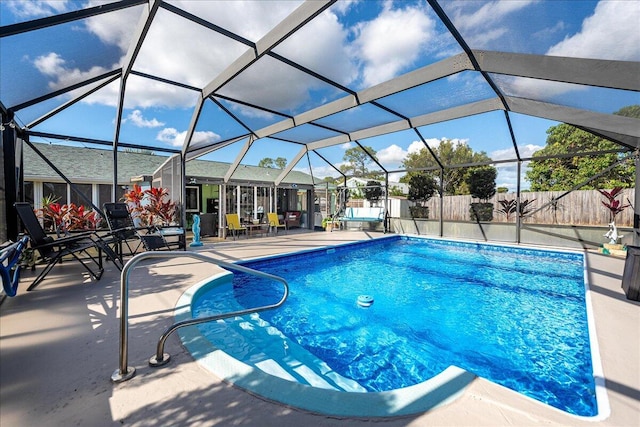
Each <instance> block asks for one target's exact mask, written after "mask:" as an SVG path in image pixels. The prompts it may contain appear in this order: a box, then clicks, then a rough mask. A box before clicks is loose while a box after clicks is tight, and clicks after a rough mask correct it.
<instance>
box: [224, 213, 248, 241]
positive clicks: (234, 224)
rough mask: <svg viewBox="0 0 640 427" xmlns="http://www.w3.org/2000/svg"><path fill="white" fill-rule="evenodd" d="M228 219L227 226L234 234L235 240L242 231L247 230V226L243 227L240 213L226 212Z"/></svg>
mask: <svg viewBox="0 0 640 427" xmlns="http://www.w3.org/2000/svg"><path fill="white" fill-rule="evenodd" d="M225 217H226V219H227V228H228V229H229V232H230V233H231V235H232V236H233V240H236V237H237V236H238V235H239V234H240V232H241V231H244V232H245V233H246V232H247V227H243V226H242V225H241V224H240V215H238V214H225Z"/></svg>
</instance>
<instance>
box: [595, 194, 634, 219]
mask: <svg viewBox="0 0 640 427" xmlns="http://www.w3.org/2000/svg"><path fill="white" fill-rule="evenodd" d="M598 191H599V192H600V194H602V195H603V196H604V197H605V198H606V199H607V201H604V200H603V201H602V204H603V205H604V207H605V208H607V209H608V210H609V221H610V222H615V221H616V215H618V214H619V213H620V212H622V211H623V210H625V209H626V208H628V207H630V206H631V205H623V204H622V202H620V200H618V199H617V197H618V196H619V195H620V193H621V192H622V187H616V188H614V189H613V190H611V191H606V190H598Z"/></svg>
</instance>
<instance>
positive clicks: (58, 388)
mask: <svg viewBox="0 0 640 427" xmlns="http://www.w3.org/2000/svg"><path fill="white" fill-rule="evenodd" d="M382 236H384V235H383V234H381V233H367V232H358V231H339V232H333V233H326V232H310V233H296V234H294V233H289V234H287V235H280V236H277V237H257V238H251V239H240V240H236V241H224V242H218V241H213V240H211V241H209V240H207V239H204V240H203V241H204V245H203V246H202V247H200V248H198V249H197V250H198V252H202V253H206V254H208V255H211V256H214V257H216V258H219V259H222V260H226V261H236V260H238V259H247V258H253V257H259V256H265V255H271V254H277V253H285V252H292V251H299V250H303V249H311V248H314V247H318V246H325V245H329V244H338V243H346V242H351V241H356V240H363V239H370V238H376V237H382ZM623 266H624V260H622V259H619V258H613V257H610V256H605V255H600V254H597V253H594V252H589V253H587V268H588V271H587V275H588V280H589V283H590V286H591V301H592V306H593V312H594V315H595V323H596V333H597V338H598V343H599V350H600V356H601V359H602V367H603V371H604V376H605V381H606V385H607V394H608V399H609V405H610V410H611V414H610V415H609V417H608V418H607V419H605V420H601V421H593V420H588V419H580V418H577V417H573V416H570V415H567V414H564V413H562V412H560V411H558V410H555V409H553V408H550V407H548V406H546V405H543V404H541V403H539V402H536V401H534V400H532V399H528V398H526V397H523V396H521V395H519V394H518V393H515V392H513V391H511V390H508V389H505V388H503V387H501V386H498V385H495V384H492V383H490V382H488V381H486V380H483V379H480V378H476V379H475V380H473V381H472V383H471V385H470V386H469V387H467V388H466V389H465V390H464V391H463V392H462V395H461V396H460V397H459V398H458V399H457V400H455V401H453V402H452V403H449V404H447V405H444V406H442V407H439V408H435V409H433V410H431V411H429V412H426V413H422V414H419V415H415V416H404V417H400V418H391V419H362V418H358V419H355V418H337V417H327V416H323V415H317V414H312V413H307V412H304V411H300V410H297V409H293V408H288V407H286V406H283V405H280V404H276V403H272V402H269V401H266V400H264V399H262V398H259V397H255V396H253V395H250V394H249V393H247V392H245V391H242V390H240V389H238V388H236V387H235V386H232V385H229V384H227V383H225V382H223V381H221V380H220V379H218V378H217V377H215V376H214V375H213V374H211V373H210V372H208V371H206V370H204V369H203V368H201V367H200V366H199V365H198V363H197V362H196V361H194V360H193V358H192V357H191V355H190V354H189V353H188V352H186V351H185V350H184V348H183V347H182V346H181V344H180V341H179V338H178V336H177V335H176V334H173V335H172V336H171V337H170V338H169V340H168V341H167V344H166V348H165V351H166V352H168V353H170V354H171V358H172V359H171V362H170V363H169V364H168V365H167V366H165V367H162V368H151V367H149V366H148V360H149V358H150V357H151V356H152V355H153V354H154V353H155V349H156V345H157V340H158V338H159V337H160V335H161V333H162V332H163V331H164V330H165V329H166V328H167V327H168V326H169V325H170V324H171V323H172V321H173V312H174V308H175V305H176V303H177V301H178V299H179V297H180V296H181V295H182V293H183V292H184V290H186V289H188V288H189V287H190V286H191V285H193V284H194V283H196V282H198V281H200V280H202V279H204V278H206V277H208V276H210V275H212V274H214V273H215V272H218V271H219V270H218V268H217V267H215V266H210V265H203V264H202V263H201V262H199V261H197V260H194V259H189V258H185V257H181V258H174V259H168V260H159V261H150V262H144V263H142V264H141V265H140V266H139V267H137V268H136V269H135V270H134V271H133V272H132V274H131V285H130V299H129V365H130V366H133V367H135V368H136V371H137V372H136V376H135V377H133V378H132V379H131V380H129V381H126V382H123V383H120V384H113V383H111V381H110V377H111V374H112V373H113V371H114V370H115V369H117V368H118V348H119V318H118V305H119V287H120V275H119V272H118V270H117V269H116V268H115V267H114V266H113V265H111V264H109V263H107V264H106V272H105V274H104V276H103V278H102V280H100V281H99V282H92V281H90V280H88V279H86V278H84V276H83V273H82V269H81V267H79V266H78V265H77V263H72V262H69V263H65V264H63V265H62V266H56V268H55V269H54V270H53V271H52V272H51V273H50V274H49V276H48V277H47V279H45V280H44V282H43V283H42V284H41V285H40V286H39V287H38V288H37V289H35V290H34V291H32V292H25V289H26V287H27V285H28V283H30V281H31V280H32V279H33V277H34V275H33V273H31V272H30V271H26V272H24V274H23V281H24V283H22V284H21V286H20V290H19V293H18V295H17V296H16V297H15V298H7V299H6V300H5V301H4V302H3V303H2V305H1V306H0V425H2V426H5V425H6V426H36V425H40V426H73V425H77V426H111V425H128V426H228V425H245V426H278V427H285V426H335V425H355V426H359V425H363V426H365V425H382V426H423V425H452V426H460V425H473V426H485V425H486V426H494V425H517V426H521V425H541V424H543V425H563V426H566V425H589V426H638V425H640V363H639V362H638V361H639V360H640V333H639V332H638V328H639V325H640V303H638V302H634V301H629V300H627V299H626V298H625V296H624V293H623V291H622V289H621V286H620V284H621V276H622V270H623ZM40 268H41V267H40ZM84 282H86V283H84ZM417 398H419V396H417Z"/></svg>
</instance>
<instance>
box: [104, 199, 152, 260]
mask: <svg viewBox="0 0 640 427" xmlns="http://www.w3.org/2000/svg"><path fill="white" fill-rule="evenodd" d="M102 208H103V210H104V215H105V220H106V221H107V225H108V226H109V230H111V235H112V236H113V241H114V247H115V252H116V254H117V255H118V258H120V261H122V257H123V255H124V253H123V248H124V247H125V246H126V248H127V249H128V254H127V255H133V254H135V253H136V252H137V251H138V250H139V249H140V246H141V245H142V240H141V239H140V237H139V236H138V232H137V230H136V227H135V226H134V224H133V219H132V218H131V215H129V210H128V209H127V204H126V203H105V204H104V205H103V207H102Z"/></svg>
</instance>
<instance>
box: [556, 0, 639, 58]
mask: <svg viewBox="0 0 640 427" xmlns="http://www.w3.org/2000/svg"><path fill="white" fill-rule="evenodd" d="M639 23H640V2H637V1H601V2H599V3H598V5H597V6H596V9H595V11H594V13H593V15H592V16H589V17H588V18H586V19H585V20H584V21H583V23H582V28H581V30H580V32H579V33H577V34H575V35H573V36H571V37H568V38H566V39H564V40H563V41H561V42H560V43H558V44H556V45H555V46H552V47H551V48H550V49H549V50H548V51H547V54H548V55H557V56H571V57H581V58H597V59H612V60H624V61H638V60H640V49H638V46H640V32H639V31H638V24H639Z"/></svg>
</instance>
